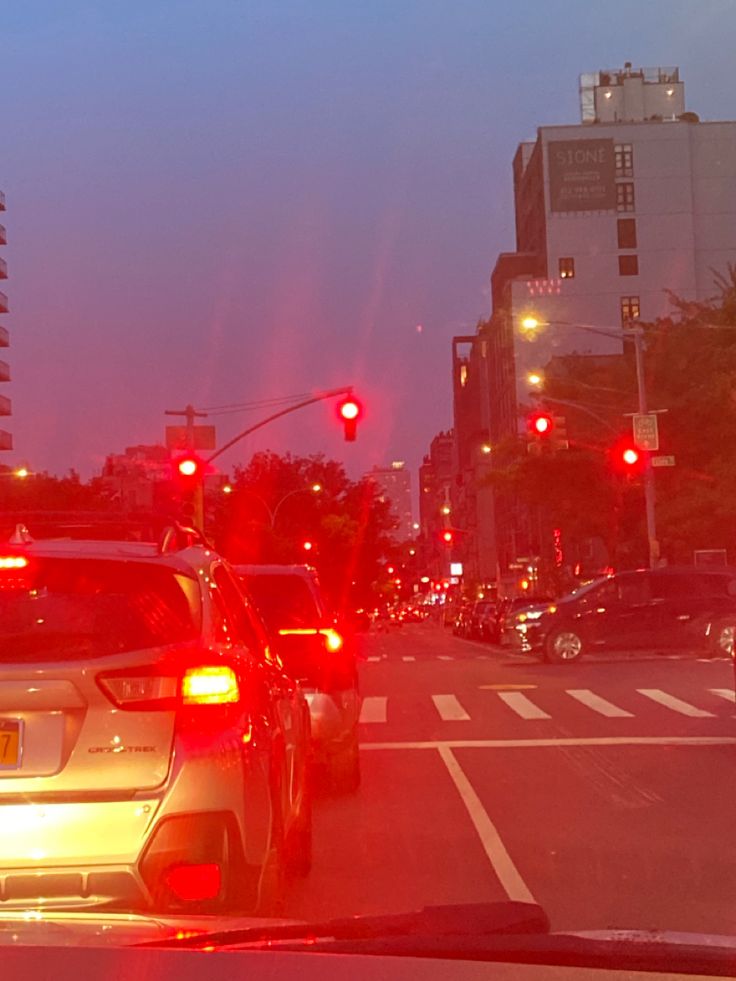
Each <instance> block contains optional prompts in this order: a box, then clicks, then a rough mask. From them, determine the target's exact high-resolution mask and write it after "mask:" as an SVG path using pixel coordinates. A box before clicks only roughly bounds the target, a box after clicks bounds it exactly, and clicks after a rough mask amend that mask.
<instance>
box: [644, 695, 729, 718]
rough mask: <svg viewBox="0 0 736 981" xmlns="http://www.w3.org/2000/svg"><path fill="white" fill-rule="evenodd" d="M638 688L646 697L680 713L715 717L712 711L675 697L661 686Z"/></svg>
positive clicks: (692, 716)
mask: <svg viewBox="0 0 736 981" xmlns="http://www.w3.org/2000/svg"><path fill="white" fill-rule="evenodd" d="M636 690H637V691H638V692H639V694H640V695H644V697H645V698H651V700H652V701H653V702H658V703H659V704H660V705H664V707H665V708H668V709H672V711H673V712H679V714H680V715H687V716H689V717H690V718H691V719H712V718H713V713H712V712H706V711H705V709H699V708H696V707H695V706H694V705H691V704H690V703H689V702H683V701H682V699H680V698H675V696H674V695H668V694H667V692H665V691H662V690H661V688H637V689H636Z"/></svg>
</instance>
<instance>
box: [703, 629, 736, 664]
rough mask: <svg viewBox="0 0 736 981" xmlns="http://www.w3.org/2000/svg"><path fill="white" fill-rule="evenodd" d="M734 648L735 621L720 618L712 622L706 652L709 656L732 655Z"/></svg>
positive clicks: (735, 637)
mask: <svg viewBox="0 0 736 981" xmlns="http://www.w3.org/2000/svg"><path fill="white" fill-rule="evenodd" d="M735 648H736V621H733V620H721V621H717V622H716V623H714V624H713V629H712V631H711V636H710V643H709V644H708V654H709V655H710V657H730V658H733V657H734V649H735Z"/></svg>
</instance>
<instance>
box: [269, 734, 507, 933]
mask: <svg viewBox="0 0 736 981" xmlns="http://www.w3.org/2000/svg"><path fill="white" fill-rule="evenodd" d="M361 769H362V781H361V787H360V790H359V791H358V792H357V793H356V794H353V795H350V796H337V795H335V796H329V795H327V794H325V793H321V794H318V795H317V799H316V800H315V808H314V857H313V865H312V872H311V873H310V875H309V877H308V878H306V879H303V880H295V881H292V882H291V883H290V884H289V888H288V892H287V896H286V915H288V916H294V917H297V918H299V919H307V920H316V919H320V920H321V919H323V918H329V917H335V916H351V915H357V914H361V913H363V914H377V913H383V912H402V911H407V910H412V909H417V908H420V907H422V906H426V905H433V904H443V903H473V902H495V901H500V900H504V899H505V898H506V894H505V892H504V890H503V889H502V888H501V886H500V884H499V881H498V879H497V877H496V876H495V875H494V873H493V870H492V868H491V867H490V866H489V864H488V861H487V859H486V856H485V854H484V852H483V848H482V845H481V842H480V840H479V839H478V836H477V834H476V832H475V830H474V828H473V826H472V824H471V822H470V821H469V820H468V817H467V812H466V810H465V807H464V805H463V803H462V800H461V799H460V797H459V795H458V794H457V792H456V791H455V788H454V787H453V784H452V781H451V780H450V779H449V776H448V773H447V768H446V766H445V764H444V763H443V761H442V759H441V758H440V756H439V754H438V753H436V752H421V753H417V752H406V751H391V750H389V751H386V752H371V753H367V752H364V753H362V754H361Z"/></svg>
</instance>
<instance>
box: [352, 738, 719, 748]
mask: <svg viewBox="0 0 736 981" xmlns="http://www.w3.org/2000/svg"><path fill="white" fill-rule="evenodd" d="M556 746H736V736H580V737H575V736H573V737H567V736H561V737H560V738H559V739H443V740H435V741H427V742H410V741H409V742H403V743H402V742H393V743H379V742H363V743H361V744H360V748H361V749H442V748H447V749H549V748H554V747H556Z"/></svg>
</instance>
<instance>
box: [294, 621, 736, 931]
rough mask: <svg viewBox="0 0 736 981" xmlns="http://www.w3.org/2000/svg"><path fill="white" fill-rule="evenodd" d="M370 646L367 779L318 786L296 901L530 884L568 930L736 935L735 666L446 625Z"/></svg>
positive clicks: (433, 895)
mask: <svg viewBox="0 0 736 981" xmlns="http://www.w3.org/2000/svg"><path fill="white" fill-rule="evenodd" d="M363 653H364V656H365V660H364V661H363V663H362V668H361V687H362V693H363V696H364V703H363V710H362V721H361V762H362V769H363V781H362V787H361V789H360V791H359V793H358V794H356V795H355V796H352V797H340V796H330V795H329V794H327V793H325V792H323V793H322V794H321V795H320V797H319V799H318V800H317V802H316V808H315V856H314V869H313V871H312V874H311V875H310V877H309V878H308V879H306V880H304V881H300V882H297V883H294V884H293V885H292V886H291V887H290V892H289V896H288V903H287V913H288V914H289V915H294V916H298V917H300V918H302V917H304V918H307V919H310V920H313V919H321V918H323V917H331V916H344V915H351V914H359V913H379V912H389V911H405V910H409V909H415V908H417V907H420V906H423V905H430V904H445V903H458V902H482V901H492V900H501V899H505V898H512V899H526V900H535V901H536V902H538V903H540V904H541V905H542V906H543V907H544V908H545V909H546V911H547V913H548V914H549V916H550V919H551V921H552V925H553V928H554V929H600V928H605V927H612V926H619V927H631V928H633V927H636V928H652V929H669V930H678V931H696V932H711V933H729V934H734V933H736V850H735V849H734V847H733V837H734V829H735V828H736V722H735V721H734V700H733V681H732V679H733V673H732V666H731V664H730V663H728V662H726V661H723V660H714V661H707V660H698V659H697V658H694V657H693V658H690V657H687V658H663V657H651V656H650V657H646V656H639V657H635V656H631V657H627V658H620V657H619V658H612V657H608V658H603V657H602V656H598V657H595V656H591V657H590V658H589V659H587V660H586V661H582V662H580V663H579V664H574V665H546V664H542V663H539V662H537V661H536V660H531V659H528V658H525V657H522V656H520V655H513V654H509V653H508V652H504V651H501V650H500V649H498V648H491V647H489V646H487V645H484V644H480V643H476V642H473V641H466V640H461V639H459V638H455V637H453V636H452V635H451V633H450V631H449V630H445V629H443V628H442V627H439V626H436V625H433V624H428V623H427V624H419V625H412V626H407V627H404V628H403V629H400V630H399V629H395V630H393V631H392V632H391V633H388V634H373V633H371V634H369V635H367V636H366V638H365V640H364V644H363Z"/></svg>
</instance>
